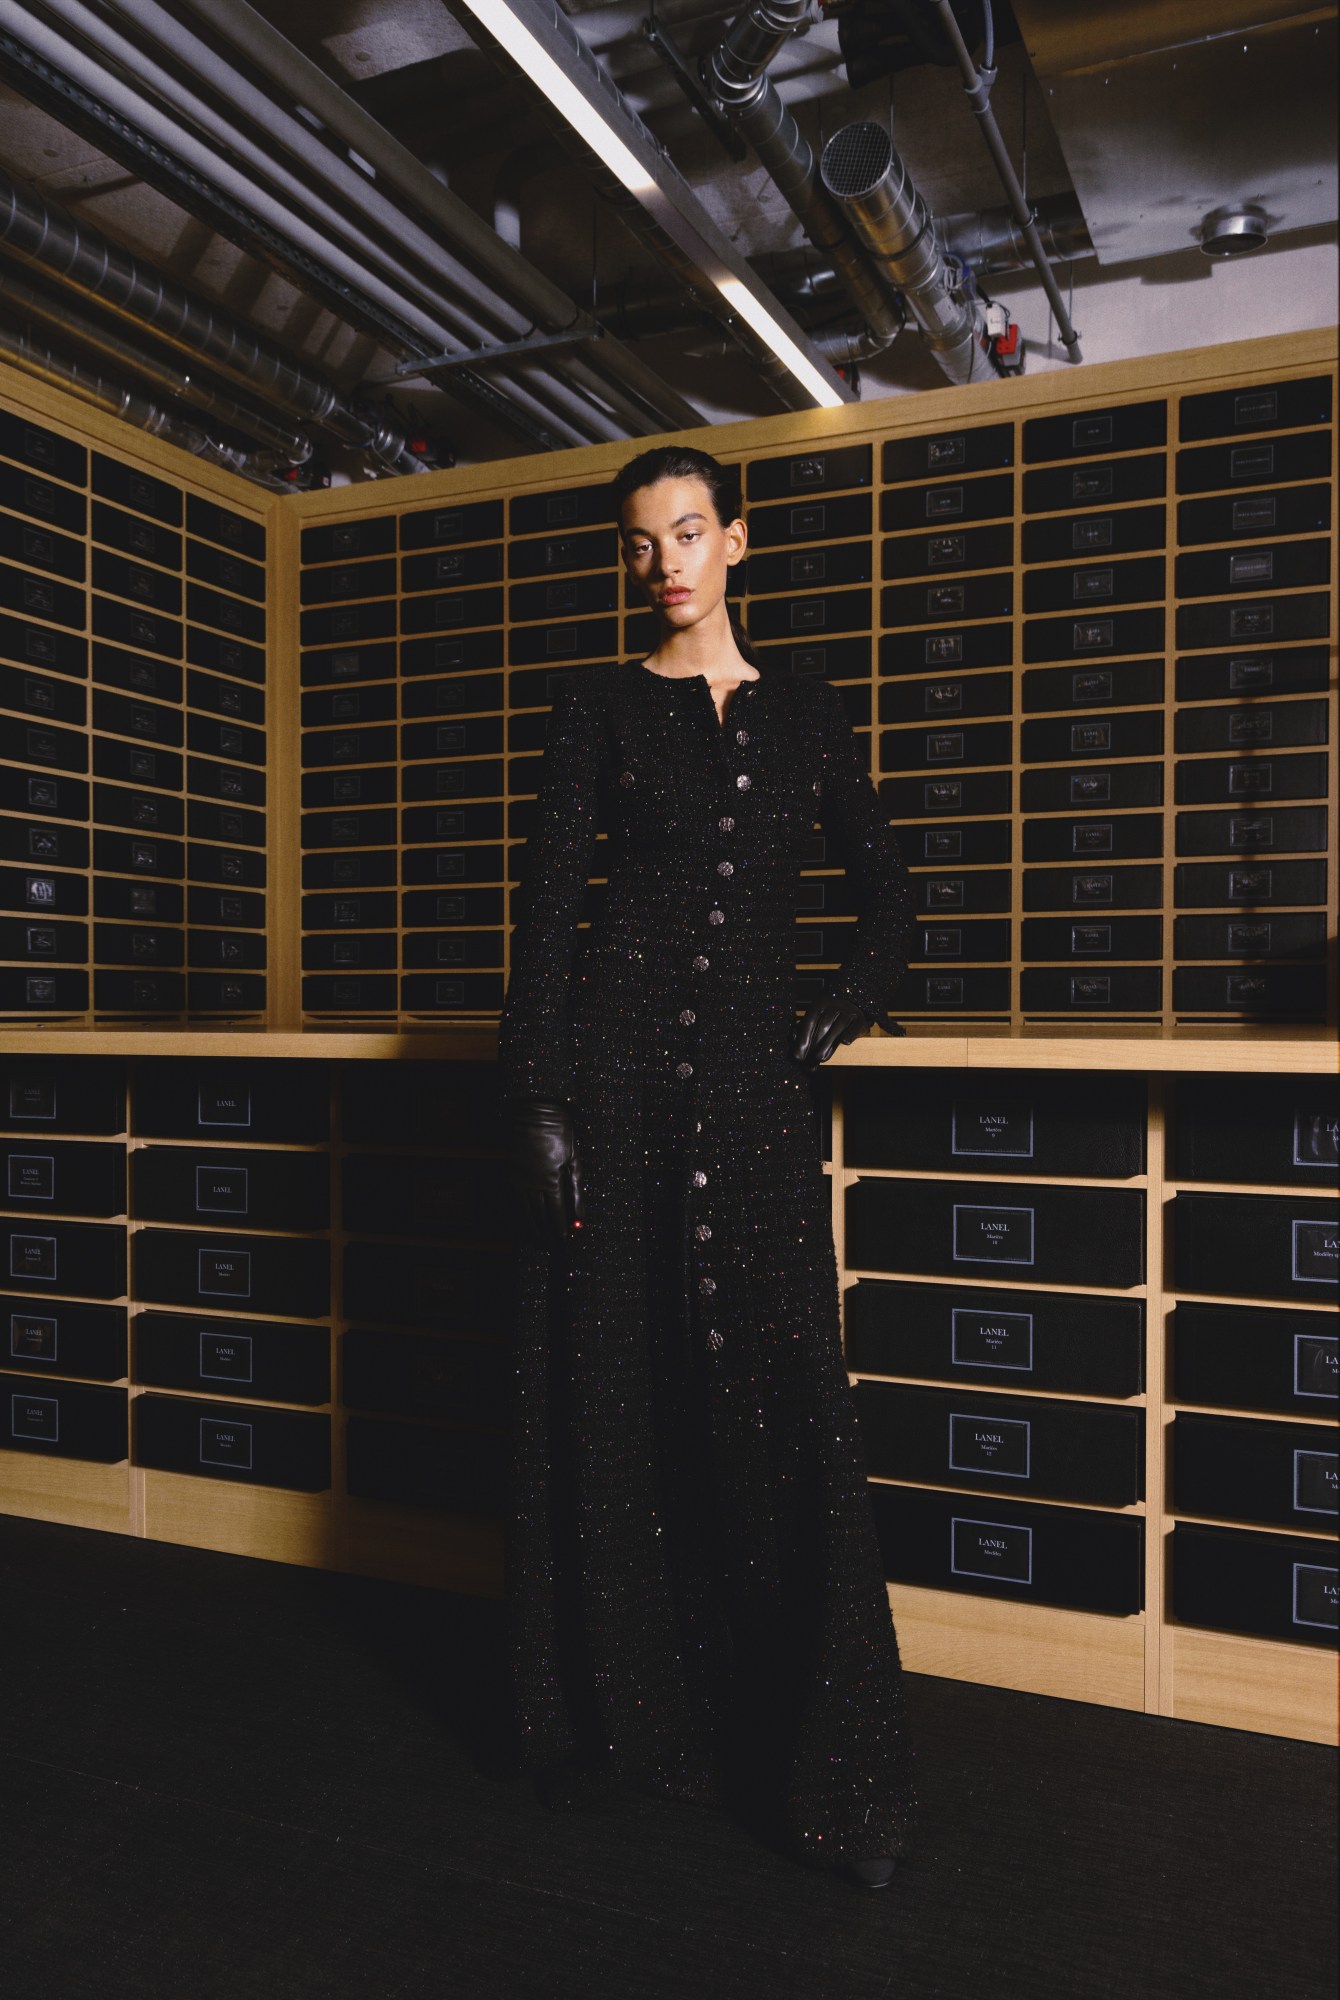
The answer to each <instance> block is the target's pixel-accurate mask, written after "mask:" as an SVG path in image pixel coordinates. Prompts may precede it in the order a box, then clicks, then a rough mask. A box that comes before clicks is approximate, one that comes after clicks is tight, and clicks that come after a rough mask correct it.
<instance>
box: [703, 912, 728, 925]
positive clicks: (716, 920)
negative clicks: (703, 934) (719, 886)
mask: <svg viewBox="0 0 1340 2000" xmlns="http://www.w3.org/2000/svg"><path fill="white" fill-rule="evenodd" d="M707 921H708V923H709V924H724V923H725V921H726V912H725V911H724V910H709V911H708V912H707Z"/></svg>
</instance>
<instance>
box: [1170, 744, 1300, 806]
mask: <svg viewBox="0 0 1340 2000" xmlns="http://www.w3.org/2000/svg"><path fill="white" fill-rule="evenodd" d="M1326 785H1327V773H1326V757H1325V754H1324V753H1319V754H1317V755H1315V756H1301V757H1288V756H1282V757H1276V756H1268V757H1263V756H1252V755H1245V756H1243V757H1240V758H1232V757H1206V758H1200V759H1197V760H1196V761H1195V762H1193V763H1179V764H1178V766H1177V772H1176V781H1175V796H1176V799H1177V803H1178V804H1179V805H1210V804H1213V803H1215V802H1216V801H1217V800H1220V799H1224V800H1228V801H1232V800H1234V799H1242V800H1244V801H1249V802H1258V803H1269V802H1270V801H1271V800H1273V799H1310V798H1311V799H1324V798H1325V796H1326Z"/></svg>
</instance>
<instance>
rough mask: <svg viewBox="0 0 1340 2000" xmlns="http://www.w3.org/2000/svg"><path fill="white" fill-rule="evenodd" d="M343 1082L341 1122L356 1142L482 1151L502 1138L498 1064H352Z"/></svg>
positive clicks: (486, 1150) (473, 1151)
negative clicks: (499, 1121)
mask: <svg viewBox="0 0 1340 2000" xmlns="http://www.w3.org/2000/svg"><path fill="white" fill-rule="evenodd" d="M342 1087H343V1098H344V1103H343V1110H342V1113H341V1127H342V1130H343V1134H344V1137H345V1139H346V1140H347V1141H348V1142H349V1143H351V1144H353V1145H375V1144H379V1143H385V1144H387V1145H391V1146H405V1145H411V1146H432V1147H436V1148H440V1149H442V1150H449V1151H451V1152H453V1153H462V1154H465V1153H470V1154H478V1153H480V1152H488V1151H490V1150H493V1149H496V1148H497V1147H499V1146H500V1145H501V1143H502V1142H501V1136H500V1133H501V1128H500V1126H499V1123H498V1118H499V1107H498V1084H497V1070H496V1067H495V1066H494V1065H493V1064H492V1063H445V1064H444V1063H412V1062H411V1063H400V1062H398V1063H377V1064H375V1065H372V1066H368V1065H365V1064H353V1063H351V1064H349V1065H348V1066H347V1067H346V1068H345V1070H344V1072H343V1077H342Z"/></svg>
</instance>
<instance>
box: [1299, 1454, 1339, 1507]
mask: <svg viewBox="0 0 1340 2000" xmlns="http://www.w3.org/2000/svg"><path fill="white" fill-rule="evenodd" d="M1337 1463H1340V1460H1337V1455H1336V1453H1335V1452H1333V1451H1296V1452H1295V1453H1294V1455H1293V1504H1294V1512H1295V1513H1298V1514H1334V1513H1336V1512H1337V1511H1340V1509H1338V1508H1337V1503H1336V1495H1337V1470H1336V1468H1337Z"/></svg>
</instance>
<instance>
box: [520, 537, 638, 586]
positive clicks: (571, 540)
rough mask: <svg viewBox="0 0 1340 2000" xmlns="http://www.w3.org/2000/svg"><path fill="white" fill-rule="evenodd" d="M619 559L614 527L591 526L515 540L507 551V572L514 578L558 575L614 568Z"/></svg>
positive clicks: (617, 539) (617, 541)
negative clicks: (576, 531) (584, 530)
mask: <svg viewBox="0 0 1340 2000" xmlns="http://www.w3.org/2000/svg"><path fill="white" fill-rule="evenodd" d="M513 532H514V533H515V525H514V527H513ZM618 560H619V538H618V535H617V533H616V532H615V530H614V529H613V528H594V529H590V530H589V531H588V532H587V533H585V534H562V535H549V536H546V537H544V539H543V540H536V541H524V542H517V541H514V542H513V543H512V544H511V547H510V548H509V550H508V574H509V576H512V577H514V578H515V577H530V576H535V577H540V576H559V575H563V574H565V573H567V572H569V571H573V570H592V569H594V570H600V569H603V570H610V571H613V570H614V569H615V567H616V565H617V563H618Z"/></svg>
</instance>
